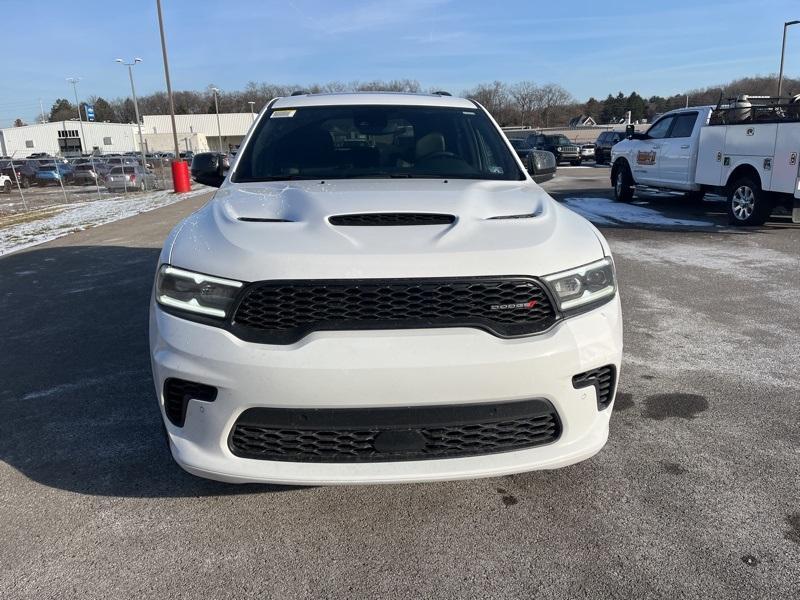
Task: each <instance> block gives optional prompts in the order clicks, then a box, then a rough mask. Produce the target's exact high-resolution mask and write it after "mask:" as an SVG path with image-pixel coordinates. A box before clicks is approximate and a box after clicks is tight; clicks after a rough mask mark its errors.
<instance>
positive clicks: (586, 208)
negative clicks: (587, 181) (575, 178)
mask: <svg viewBox="0 0 800 600" xmlns="http://www.w3.org/2000/svg"><path fill="white" fill-rule="evenodd" d="M562 204H564V205H565V206H567V207H569V208H571V209H572V210H574V211H575V212H576V213H578V214H579V215H581V216H583V217H585V218H587V219H588V220H589V221H591V222H592V223H594V224H595V225H611V226H622V225H649V226H653V227H716V224H715V223H714V222H713V221H710V220H698V219H683V218H676V217H670V216H667V215H665V214H663V213H662V212H660V211H658V210H655V209H653V208H648V207H646V206H639V205H637V204H624V203H621V202H614V201H613V200H609V199H608V198H566V199H564V201H563V202H562Z"/></svg>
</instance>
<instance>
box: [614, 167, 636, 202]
mask: <svg viewBox="0 0 800 600" xmlns="http://www.w3.org/2000/svg"><path fill="white" fill-rule="evenodd" d="M614 200H616V201H617V202H630V201H631V200H633V177H631V170H630V169H629V168H628V165H627V164H624V163H623V164H621V165H620V166H619V167H617V169H616V172H615V174H614Z"/></svg>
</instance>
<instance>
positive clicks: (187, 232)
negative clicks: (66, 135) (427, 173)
mask: <svg viewBox="0 0 800 600" xmlns="http://www.w3.org/2000/svg"><path fill="white" fill-rule="evenodd" d="M376 212H377V213H380V212H423V213H444V214H448V215H453V216H455V222H453V223H451V224H446V225H421V226H335V225H332V224H331V223H330V222H329V221H328V218H329V217H331V216H334V215H344V214H353V213H359V214H360V213H376ZM520 215H532V216H525V217H520ZM502 217H515V218H502ZM242 219H246V220H244V221H243V220H242ZM595 231H596V230H595V229H594V228H593V227H592V226H591V225H590V224H589V222H588V221H586V220H585V219H583V218H582V217H580V216H579V215H577V214H575V213H574V212H572V211H570V210H569V209H567V208H564V207H562V206H560V205H559V204H557V203H556V202H555V201H554V200H552V199H551V198H550V197H549V196H548V195H547V194H546V193H545V192H544V191H543V190H542V189H541V188H539V186H538V185H536V184H535V183H533V182H531V181H519V182H516V181H515V182H510V181H472V180H470V181H467V180H449V181H444V180H396V179H390V180H338V181H329V182H324V183H323V182H320V181H297V182H271V183H247V184H230V183H228V182H226V184H225V185H224V186H223V187H222V188H220V189H219V190H218V191H217V193H216V194H215V196H214V198H213V200H212V201H211V202H209V203H208V204H207V205H206V206H204V207H203V208H202V209H200V210H199V211H197V212H196V213H194V214H193V215H191V216H189V217H188V218H187V219H186V220H185V221H183V223H181V224H180V225H178V227H176V228H175V229H174V230H173V232H172V234H171V235H170V238H169V239H168V240H167V243H166V244H165V246H164V251H163V252H162V261H163V262H170V263H172V264H174V265H176V266H179V267H183V268H186V269H192V270H196V271H200V272H203V273H207V274H212V275H218V276H223V277H230V278H233V279H239V280H242V281H254V280H262V279H333V278H377V277H385V278H394V277H437V276H438V277H447V276H477V275H497V274H508V275H545V274H548V273H553V272H557V271H561V270H564V269H569V268H572V267H575V266H578V265H582V264H585V263H588V262H591V261H593V260H597V259H599V258H601V257H602V256H603V247H602V245H601V243H600V240H599V238H598V236H597V235H596V234H595Z"/></svg>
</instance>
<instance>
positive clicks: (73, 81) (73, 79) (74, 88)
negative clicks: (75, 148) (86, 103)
mask: <svg viewBox="0 0 800 600" xmlns="http://www.w3.org/2000/svg"><path fill="white" fill-rule="evenodd" d="M80 80H81V78H80V77H67V81H68V82H69V83H71V84H72V91H73V92H75V105H76V106H77V107H78V121H79V122H80V124H81V150H83V144H84V143H86V144H88V141H87V140H86V134H85V133H84V132H83V117H81V103H80V102H79V101H78V82H79V81H80Z"/></svg>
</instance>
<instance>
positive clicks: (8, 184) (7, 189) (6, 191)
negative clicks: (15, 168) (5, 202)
mask: <svg viewBox="0 0 800 600" xmlns="http://www.w3.org/2000/svg"><path fill="white" fill-rule="evenodd" d="M3 193H4V194H10V193H11V182H10V181H6V182H4V183H3Z"/></svg>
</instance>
